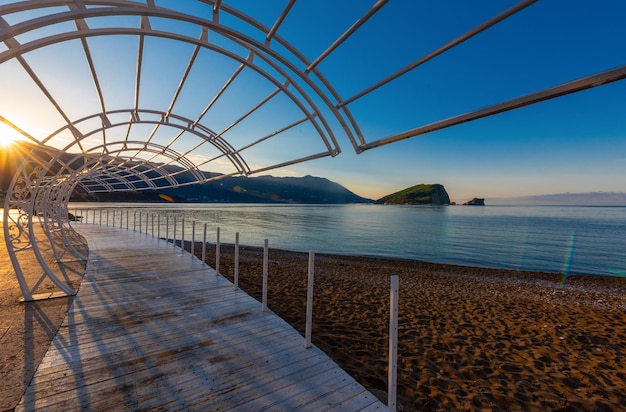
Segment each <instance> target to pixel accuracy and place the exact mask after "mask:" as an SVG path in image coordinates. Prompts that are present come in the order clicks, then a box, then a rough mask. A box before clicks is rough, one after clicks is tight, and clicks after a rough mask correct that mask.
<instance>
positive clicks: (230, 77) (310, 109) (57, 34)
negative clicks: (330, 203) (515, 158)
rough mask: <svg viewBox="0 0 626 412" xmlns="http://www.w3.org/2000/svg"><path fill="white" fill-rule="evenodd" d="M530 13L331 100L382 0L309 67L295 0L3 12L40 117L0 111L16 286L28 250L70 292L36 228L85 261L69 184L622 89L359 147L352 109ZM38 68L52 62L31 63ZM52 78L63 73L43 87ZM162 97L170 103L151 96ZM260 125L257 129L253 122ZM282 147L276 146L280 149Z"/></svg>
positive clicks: (141, 185) (6, 59) (278, 161)
mask: <svg viewBox="0 0 626 412" xmlns="http://www.w3.org/2000/svg"><path fill="white" fill-rule="evenodd" d="M536 1H537V0H522V1H519V2H515V3H513V0H511V4H510V7H508V8H506V9H503V10H499V11H498V12H497V13H494V14H493V15H492V16H491V17H489V18H487V19H486V20H484V21H482V22H479V24H477V25H476V26H474V27H473V28H472V29H470V30H468V31H466V32H465V33H462V34H461V35H457V36H456V37H454V38H453V39H452V40H451V41H448V42H445V43H443V44H441V45H440V46H439V47H436V48H435V49H433V50H432V51H431V52H429V53H427V54H425V55H423V56H421V57H420V56H417V57H416V59H415V60H414V61H413V62H412V63H410V64H408V65H406V66H404V67H402V68H400V69H397V70H396V71H395V72H394V73H392V74H391V75H388V76H386V77H384V78H382V79H380V80H378V81H376V82H374V83H373V84H372V85H369V86H368V87H365V88H363V89H362V90H361V91H359V92H357V93H354V94H353V95H352V96H350V97H345V96H341V94H340V93H339V92H338V91H337V90H338V88H336V87H335V86H336V85H333V84H331V82H330V81H329V80H328V79H327V78H326V77H325V76H324V75H323V73H322V71H321V70H320V68H319V67H320V66H323V64H324V63H326V62H327V61H328V59H329V56H332V55H333V54H334V53H336V51H337V50H338V49H339V48H340V47H347V43H348V40H349V39H351V38H352V37H353V36H354V35H355V33H358V32H359V31H362V30H366V29H367V27H368V25H369V24H370V20H371V19H372V18H373V17H374V16H375V15H376V14H377V13H378V12H379V11H380V10H382V9H384V8H387V7H390V3H391V2H388V1H387V0H378V1H374V0H372V1H371V6H369V7H368V8H367V9H366V10H365V12H364V13H363V14H361V15H360V16H358V17H356V18H355V19H352V20H349V21H346V23H345V27H344V28H343V31H342V32H341V34H340V35H339V36H338V37H337V38H336V39H335V40H334V41H332V42H330V44H328V45H325V48H324V49H323V51H322V52H321V53H319V54H317V55H315V56H307V55H306V53H305V52H304V51H302V50H299V49H298V48H297V47H295V46H294V45H293V44H292V43H290V42H289V41H288V40H287V39H285V38H283V37H282V36H280V35H279V32H280V28H281V25H282V24H283V23H284V22H285V21H286V20H287V19H289V18H290V16H291V14H292V9H293V7H294V5H295V3H296V2H295V0H285V1H284V6H283V7H282V9H281V10H280V11H279V12H278V14H276V15H275V16H274V19H273V23H272V24H271V25H264V24H262V23H261V22H260V21H259V20H258V19H256V18H255V16H251V15H248V14H246V13H245V12H244V11H243V10H242V9H243V8H242V9H238V8H236V7H233V6H231V5H229V4H228V3H229V2H228V1H222V0H200V1H197V2H192V1H188V2H185V6H189V5H193V6H196V7H197V9H198V10H200V11H201V12H199V13H190V12H186V11H184V8H183V7H182V6H180V5H181V4H182V3H178V4H177V5H176V6H171V7H164V6H161V5H160V4H161V2H160V1H158V0H144V1H139V0H137V1H130V0H43V1H19V2H7V1H1V2H0V4H2V5H0V76H2V75H3V74H5V73H8V74H9V75H10V76H11V77H13V76H15V78H16V79H20V80H19V81H18V85H17V86H18V87H17V88H15V87H14V88H13V89H11V90H18V91H17V92H16V93H20V95H21V94H22V90H23V95H24V96H28V97H27V100H29V99H32V100H33V102H35V101H36V103H33V104H34V105H35V107H36V108H37V111H38V112H39V111H41V112H45V113H46V114H45V115H37V114H36V113H35V111H34V107H32V106H31V105H29V104H22V105H20V104H18V105H16V107H10V108H8V109H7V108H6V107H4V108H3V107H2V106H0V122H2V123H4V124H5V125H6V126H8V127H9V128H12V129H13V130H14V131H16V132H17V133H19V134H21V135H22V137H23V139H24V140H26V141H27V142H28V144H24V149H23V150H24V151H25V152H26V157H25V158H26V160H25V161H24V163H23V164H22V165H21V166H20V167H19V170H18V172H17V173H16V174H15V175H14V177H13V180H12V182H11V185H10V187H9V190H8V192H7V195H6V198H5V203H4V234H5V242H6V244H7V247H8V250H9V254H10V257H11V261H12V264H13V266H14V269H15V272H16V275H17V277H18V280H19V282H20V287H21V289H22V293H23V295H24V299H25V300H32V299H34V296H35V295H36V292H37V288H38V286H39V285H40V283H41V281H37V282H35V283H31V284H29V282H28V281H27V277H26V276H25V274H24V273H23V270H22V268H21V265H20V257H21V256H22V253H23V252H24V251H26V250H32V251H33V252H34V253H35V256H36V258H37V260H38V262H39V264H40V265H41V267H42V269H43V272H44V277H47V278H48V279H50V280H51V281H52V282H53V283H54V284H55V285H56V287H58V289H59V290H60V291H61V292H62V293H63V294H66V295H71V294H73V293H74V291H73V290H72V288H71V287H70V286H69V285H67V284H66V283H64V281H63V279H62V277H61V276H59V275H58V274H57V273H55V271H54V270H53V269H52V268H51V267H50V265H48V264H47V263H46V262H45V261H44V259H43V258H42V255H41V252H40V248H39V244H38V240H37V236H35V235H36V233H35V232H36V228H38V227H39V226H41V228H42V229H43V234H44V235H45V236H44V237H45V241H47V242H49V243H50V245H51V247H52V250H53V252H54V254H55V257H56V258H57V260H60V259H61V258H62V257H63V256H64V255H65V254H68V253H69V254H71V255H73V256H75V257H76V258H79V259H82V258H84V256H82V255H81V254H80V252H79V251H78V249H77V248H76V247H75V244H76V242H77V241H78V239H79V237H78V236H77V235H76V233H75V232H74V231H73V229H72V226H71V223H70V222H69V221H68V219H67V216H68V214H67V203H68V201H69V197H70V195H71V193H72V192H73V190H74V189H76V188H80V190H83V191H85V192H102V191H104V192H107V191H109V192H111V191H137V190H151V189H152V190H154V189H158V188H167V187H178V186H181V185H187V184H192V183H198V182H205V181H208V180H213V179H219V178H221V177H226V176H232V175H237V174H243V175H249V174H253V173H259V172H261V171H266V170H270V169H274V168H278V167H283V166H288V165H292V164H296V163H300V162H304V161H308V160H313V159H317V158H320V157H325V156H336V155H337V154H339V153H340V147H339V144H338V137H342V138H345V139H347V140H348V141H349V142H350V143H351V145H352V147H353V149H354V150H355V151H356V152H357V153H361V152H362V151H364V150H369V149H373V148H376V147H379V146H382V145H386V144H389V143H393V142H396V141H399V140H403V139H407V138H411V137H414V136H418V135H420V134H423V133H428V132H431V131H434V130H439V129H443V128H446V127H450V126H454V125H457V124H460V123H463V122H467V121H472V120H476V119H480V118H483V117H486V116H491V115H493V114H497V113H501V112H504V111H508V110H513V109H516V108H519V107H522V106H526V105H529V104H534V103H537V102H541V101H544V100H547V99H551V98H554V97H558V96H562V95H565V94H568V93H573V92H577V91H580V90H584V89H587V88H591V87H595V86H598V85H601V84H606V83H610V82H614V81H617V80H621V79H624V78H626V66H621V67H617V68H615V69H612V70H607V71H604V72H601V73H596V74H591V75H588V76H585V77H582V78H579V79H577V80H573V81H569V82H566V83H563V84H558V85H555V86H552V87H549V88H546V89H543V90H538V91H535V92H532V93H528V94H525V95H522V96H519V97H516V98H513V99H508V100H504V101H501V102H498V103H495V104H491V105H488V106H485V107H481V108H478V109H475V110H471V111H468V112H465V113H460V114H457V115H455V116H451V117H446V118H443V119H441V120H437V121H434V122H430V123H427V124H422V125H415V126H413V127H410V128H408V129H407V130H405V131H403V132H400V133H396V134H393V135H391V136H385V137H376V136H374V137H372V138H367V137H366V136H364V134H363V133H362V131H361V128H360V127H359V123H358V121H357V120H358V119H357V117H356V116H355V115H354V114H353V111H351V107H352V108H353V107H355V106H354V105H355V104H359V103H362V102H364V101H365V99H366V98H367V97H368V96H369V95H371V94H372V93H373V92H375V91H377V90H379V89H384V88H386V87H389V85H391V84H394V83H395V82H398V81H399V80H400V79H401V78H402V77H403V76H404V75H406V74H407V73H409V72H412V71H414V70H415V69H416V68H418V67H420V66H422V65H423V64H425V63H427V62H429V61H432V60H434V59H437V58H438V57H439V56H441V55H443V54H445V53H447V52H448V51H450V50H452V49H453V48H455V47H458V46H459V45H461V44H463V43H465V42H467V41H469V40H470V39H472V38H473V37H475V36H477V35H478V34H480V33H483V32H485V31H488V30H490V29H491V28H492V27H493V26H496V25H499V24H504V23H505V21H506V20H507V19H509V18H510V17H511V16H514V15H516V14H517V13H519V12H520V11H523V10H525V9H527V8H528V7H529V6H531V5H533V4H534V3H536ZM168 4H175V3H174V2H169V3H168ZM177 6H180V7H177ZM244 8H245V7H244ZM382 34H384V33H382ZM382 34H381V35H382ZM103 39H106V40H112V41H113V42H114V43H115V45H116V46H117V45H119V46H122V45H123V46H124V49H125V50H126V49H127V51H128V50H130V53H128V54H126V55H125V54H124V53H125V52H124V51H121V52H120V55H122V56H126V57H127V56H133V58H132V59H131V60H130V64H127V65H126V66H123V67H113V66H114V65H111V64H110V63H109V62H106V61H103V59H102V56H103V53H106V52H103V51H101V49H100V48H101V47H102V41H101V40H103ZM128 39H132V42H128V41H127V40H128ZM131 43H132V44H131ZM161 47H163V48H164V49H165V48H167V51H168V52H169V53H170V54H171V55H174V56H175V57H176V60H175V61H174V62H173V63H175V64H172V65H173V66H176V67H177V70H178V72H176V73H173V72H171V71H168V70H164V67H155V65H154V61H153V60H151V58H152V59H153V58H154V53H156V52H160V51H162V50H161ZM57 50H71V51H72V52H73V53H74V54H71V53H70V54H68V55H70V56H75V58H76V59H77V60H76V61H72V62H71V64H65V65H64V63H63V62H59V61H58V59H54V54H53V53H54V52H55V51H57ZM50 51H52V54H51V52H50ZM116 52H117V50H116ZM68 53H69V52H68ZM42 56H43V58H44V59H45V58H47V59H48V60H47V61H49V62H51V63H52V64H50V65H44V66H42V65H41V64H38V59H41V58H42ZM76 56H78V57H76ZM107 57H108V56H107ZM115 58H116V59H117V56H115ZM119 60H120V62H124V61H125V62H126V63H129V60H128V59H126V60H124V59H122V58H121V57H120V59H119ZM151 63H152V64H151ZM120 65H121V64H120ZM47 66H50V67H47ZM157 66H158V65H157ZM54 67H56V70H57V71H56V72H55V73H54V75H52V76H51V75H50V74H49V73H48V70H54ZM63 69H67V74H66V73H65V72H64V71H63ZM81 69H82V72H81ZM362 69H363V68H362V67H359V70H362ZM107 72H111V73H113V74H112V75H110V74H107ZM161 72H163V73H162V74H161ZM81 73H82V75H80V74H81ZM129 73H130V75H128V74H129ZM61 74H63V75H65V77H62V78H61V79H59V78H58V77H57V78H55V75H57V76H60V75H61ZM73 74H76V76H75V77H73ZM111 76H112V78H113V83H117V82H118V77H119V82H120V84H121V83H122V81H123V80H125V83H124V84H125V85H126V86H128V87H129V88H130V89H132V97H130V98H128V97H127V98H126V99H124V98H121V97H119V96H118V95H122V94H130V93H127V91H126V90H122V89H119V88H117V86H116V85H115V84H112V82H111ZM116 76H117V77H116ZM129 79H130V81H129ZM155 79H158V81H157V82H155ZM58 80H60V81H58ZM57 83H62V85H61V86H59V85H58V84H57ZM166 85H167V86H168V87H167V91H162V92H161V90H155V89H160V87H161V86H162V87H163V89H166V87H165V86H166ZM241 85H243V86H241ZM242 88H243V90H244V92H243V93H242ZM67 96H73V98H68V97H67ZM78 96H80V97H78ZM190 96H194V99H191V98H190ZM18 97H19V96H9V95H4V96H3V99H8V98H15V100H16V101H19V100H20V99H19V98H18ZM157 97H158V99H156V98H157ZM83 102H84V103H85V104H84V105H83V104H82V103H83ZM192 103H193V104H192ZM38 105H41V106H38ZM82 106H84V107H82ZM40 107H41V109H40ZM277 113H278V114H277ZM38 116H39V117H38ZM259 118H262V119H264V120H267V121H265V122H258V119H259ZM254 119H256V120H257V121H256V122H254V121H253V120H254ZM259 125H261V126H259ZM41 130H53V131H52V132H41ZM302 136H304V138H303V137H302ZM284 146H287V147H289V150H277V148H283V147H284ZM209 171H210V172H211V173H207V172H209ZM11 210H14V212H11ZM58 244H62V245H63V246H62V248H61V249H58V248H57V247H56V246H55V245H58Z"/></svg>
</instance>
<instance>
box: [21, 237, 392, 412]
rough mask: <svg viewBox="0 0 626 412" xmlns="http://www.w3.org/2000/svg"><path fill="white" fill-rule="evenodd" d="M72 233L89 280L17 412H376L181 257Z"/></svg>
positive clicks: (375, 404)
mask: <svg viewBox="0 0 626 412" xmlns="http://www.w3.org/2000/svg"><path fill="white" fill-rule="evenodd" d="M79 228H80V229H83V230H82V231H81V232H82V233H83V234H84V235H85V237H86V238H87V239H88V241H89V245H90V256H89V262H88V265H87V274H86V275H85V279H84V281H83V283H82V285H81V287H80V289H79V292H78V295H77V296H76V298H75V300H74V304H73V306H72V307H71V308H70V310H69V311H68V316H67V318H66V320H65V321H64V323H63V325H62V326H61V328H60V329H59V332H58V334H57V336H56V337H55V339H54V341H53V343H52V345H51V347H50V349H49V351H48V352H47V354H46V356H45V357H44V359H43V361H42V362H41V364H40V366H39V368H38V370H37V373H36V374H35V377H34V378H33V380H32V382H31V384H30V385H29V387H28V388H27V390H26V392H25V394H24V397H23V398H22V401H21V402H20V404H19V405H18V407H17V408H16V410H18V411H22V410H34V409H54V410H95V409H107V408H113V409H118V410H119V409H124V410H139V409H141V410H173V409H196V410H228V409H237V410H251V411H252V410H259V409H261V408H270V409H278V410H311V411H313V410H315V411H318V410H326V409H332V408H336V409H337V410H360V409H364V408H369V410H382V409H384V408H385V406H384V405H383V404H382V403H380V402H379V401H378V400H377V399H376V398H375V397H374V396H373V395H372V394H370V393H369V392H367V391H366V390H365V389H364V388H363V387H362V386H361V385H360V384H358V383H357V382H355V381H354V379H353V378H351V377H350V376H349V375H348V374H346V373H345V372H344V371H343V370H341V369H340V368H339V367H338V366H337V365H336V364H335V363H334V362H333V361H332V360H330V359H329V358H328V357H327V356H326V355H325V354H324V353H322V352H321V351H320V350H319V349H318V348H317V347H315V346H313V347H311V348H310V349H308V350H307V349H304V345H303V343H304V338H303V337H302V336H300V335H299V334H298V332H297V331H296V330H294V329H293V328H292V327H291V326H289V325H288V324H287V323H286V322H284V321H283V320H282V319H280V318H278V317H277V316H276V315H274V314H273V313H272V312H270V311H265V312H261V304H260V303H259V302H257V301H255V300H254V299H252V298H251V297H250V296H248V295H247V294H245V293H244V292H243V291H241V290H234V287H233V284H232V283H230V282H229V281H228V280H226V279H225V278H223V277H222V276H220V275H217V274H216V273H215V271H214V270H213V269H211V268H209V267H208V266H206V265H202V264H201V262H199V261H198V260H197V259H195V258H194V257H192V256H191V255H189V254H187V253H182V252H181V251H180V249H177V248H173V247H172V246H171V244H168V243H166V242H164V241H159V240H156V239H154V238H152V237H149V236H145V235H143V234H140V233H137V232H132V231H126V230H123V229H116V228H110V227H99V226H93V225H86V226H80V227H79ZM120 245H124V247H120ZM244 276H245V274H244ZM342 408H344V409H342ZM377 408H378V409H377Z"/></svg>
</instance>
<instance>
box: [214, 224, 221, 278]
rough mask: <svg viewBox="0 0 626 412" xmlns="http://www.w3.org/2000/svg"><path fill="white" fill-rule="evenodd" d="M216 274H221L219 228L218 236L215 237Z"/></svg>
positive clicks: (218, 230)
mask: <svg viewBox="0 0 626 412" xmlns="http://www.w3.org/2000/svg"><path fill="white" fill-rule="evenodd" d="M215 274H216V275H219V274H220V228H219V227H218V228H217V236H216V237H215Z"/></svg>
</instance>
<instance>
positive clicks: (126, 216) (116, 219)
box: [74, 208, 399, 411]
mask: <svg viewBox="0 0 626 412" xmlns="http://www.w3.org/2000/svg"><path fill="white" fill-rule="evenodd" d="M118 211H119V213H117V212H118ZM124 212H125V213H124ZM74 215H75V216H76V217H77V220H76V221H77V222H80V223H85V224H88V223H91V224H98V225H103V224H104V225H106V226H111V227H115V228H120V229H124V228H125V229H126V230H130V229H131V228H132V230H134V231H138V232H141V233H145V234H146V236H148V235H152V236H153V237H157V238H158V239H161V233H162V231H164V233H165V238H164V240H166V241H168V242H169V241H171V242H172V247H174V248H176V247H177V246H178V247H180V248H181V249H182V251H183V253H185V252H186V251H187V250H186V243H185V242H186V241H188V242H189V254H190V255H191V257H192V258H194V257H196V256H195V251H196V224H197V222H196V221H195V220H193V221H192V222H191V224H189V222H188V221H187V222H185V219H184V218H182V219H180V226H179V224H178V222H179V219H178V218H177V216H173V219H170V215H169V214H166V215H165V219H162V218H161V214H160V213H154V212H151V213H149V212H144V211H141V210H134V211H133V213H132V215H131V214H130V211H129V210H128V209H126V210H119V208H88V209H87V208H86V209H79V208H74ZM155 215H156V227H155ZM131 218H132V223H131ZM163 220H164V222H163ZM170 223H171V225H170ZM170 226H171V227H172V230H171V232H170ZM188 226H189V227H190V228H191V238H190V239H188V240H186V239H185V228H186V227H188ZM179 233H180V238H178V237H177V236H178V234H179ZM170 236H171V239H170ZM201 243H202V245H201V256H202V259H201V260H202V265H207V263H206V247H207V223H204V224H203V231H202V242H201ZM268 256H269V247H268V240H267V239H265V240H264V242H263V287H262V293H261V295H262V297H261V311H266V310H267V309H268V307H267V292H268V277H269V273H268V272H269V270H268ZM314 272H315V252H313V251H310V252H309V259H308V278H307V299H306V302H307V304H306V324H305V333H304V347H305V348H307V349H308V348H310V347H311V346H312V343H311V335H312V326H313V291H314V287H313V285H314ZM215 273H216V275H218V276H219V274H220V228H219V227H216V230H215ZM390 283H391V285H390V297H389V305H390V306H389V315H390V321H389V369H388V399H387V405H388V409H389V410H390V411H395V410H396V407H397V405H396V399H397V358H398V297H399V278H398V276H397V275H394V276H391V282H390ZM233 285H234V289H235V290H238V289H239V232H235V242H234V264H233Z"/></svg>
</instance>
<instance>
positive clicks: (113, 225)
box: [111, 209, 115, 227]
mask: <svg viewBox="0 0 626 412" xmlns="http://www.w3.org/2000/svg"><path fill="white" fill-rule="evenodd" d="M111 226H112V227H115V209H113V222H112V223H111Z"/></svg>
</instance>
